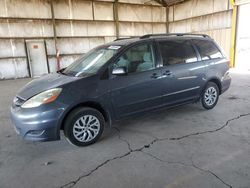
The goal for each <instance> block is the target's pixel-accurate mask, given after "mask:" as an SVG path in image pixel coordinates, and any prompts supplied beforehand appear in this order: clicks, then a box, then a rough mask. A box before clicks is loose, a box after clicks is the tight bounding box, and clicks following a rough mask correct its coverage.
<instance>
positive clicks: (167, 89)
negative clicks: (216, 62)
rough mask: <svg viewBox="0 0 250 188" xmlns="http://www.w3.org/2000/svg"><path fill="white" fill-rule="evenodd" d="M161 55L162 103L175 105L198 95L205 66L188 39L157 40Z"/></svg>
mask: <svg viewBox="0 0 250 188" xmlns="http://www.w3.org/2000/svg"><path fill="white" fill-rule="evenodd" d="M158 47H159V51H160V53H161V57H162V63H163V68H162V75H163V76H162V87H163V88H162V90H163V91H162V92H163V103H165V104H167V105H175V104H178V103H183V102H185V101H190V100H194V99H196V98H198V97H199V95H200V92H201V86H202V84H203V82H204V80H203V79H204V76H205V66H204V63H203V62H201V61H199V60H200V58H199V55H198V53H197V50H196V49H195V48H194V46H193V44H192V43H191V41H190V40H185V39H178V40H176V39H175V40H173V39H168V40H164V41H163V40H160V41H158Z"/></svg>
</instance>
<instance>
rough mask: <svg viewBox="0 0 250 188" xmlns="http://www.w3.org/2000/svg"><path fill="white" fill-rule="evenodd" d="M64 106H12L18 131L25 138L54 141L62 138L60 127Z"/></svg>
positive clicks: (12, 115) (12, 117)
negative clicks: (48, 107)
mask: <svg viewBox="0 0 250 188" xmlns="http://www.w3.org/2000/svg"><path fill="white" fill-rule="evenodd" d="M63 111H64V109H63V108H50V109H44V108H40V107H38V108H31V109H24V108H21V107H17V106H14V105H13V106H12V107H11V119H12V122H13V123H14V125H15V130H16V132H17V133H18V134H19V135H21V136H22V137H23V138H24V139H25V140H30V141H52V140H59V139H60V134H59V133H60V131H59V130H60V128H58V125H59V122H60V121H59V120H60V117H61V116H62V114H63Z"/></svg>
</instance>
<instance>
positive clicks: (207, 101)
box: [201, 82, 219, 110]
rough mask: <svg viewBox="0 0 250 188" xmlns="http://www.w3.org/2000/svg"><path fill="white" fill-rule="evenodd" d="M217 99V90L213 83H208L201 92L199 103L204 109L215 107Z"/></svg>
mask: <svg viewBox="0 0 250 188" xmlns="http://www.w3.org/2000/svg"><path fill="white" fill-rule="evenodd" d="M218 99H219V88H218V86H217V84H215V83H214V82H208V84H207V86H206V88H205V89H204V91H203V92H202V96H201V103H202V106H203V107H204V108H205V109H208V110H209V109H212V108H214V107H215V105H216V104H217V102H218Z"/></svg>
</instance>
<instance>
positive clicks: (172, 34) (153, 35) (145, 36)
mask: <svg viewBox="0 0 250 188" xmlns="http://www.w3.org/2000/svg"><path fill="white" fill-rule="evenodd" d="M158 36H159V37H160V36H199V37H204V38H210V36H209V35H206V34H192V33H161V34H147V35H143V36H141V37H140V39H146V38H150V37H158Z"/></svg>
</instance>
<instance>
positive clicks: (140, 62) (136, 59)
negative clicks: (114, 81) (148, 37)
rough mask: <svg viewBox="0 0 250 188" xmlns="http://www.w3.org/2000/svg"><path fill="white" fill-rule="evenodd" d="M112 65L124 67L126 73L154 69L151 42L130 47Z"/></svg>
mask: <svg viewBox="0 0 250 188" xmlns="http://www.w3.org/2000/svg"><path fill="white" fill-rule="evenodd" d="M113 67H114V68H115V67H126V68H127V70H128V73H134V72H143V71H147V70H151V69H154V68H155V59H154V51H153V46H152V45H151V44H141V45H137V46H134V47H131V48H130V49H128V50H127V51H126V52H125V53H124V54H123V55H122V56H121V57H120V58H119V59H118V61H117V62H116V63H115V64H114V65H113Z"/></svg>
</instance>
